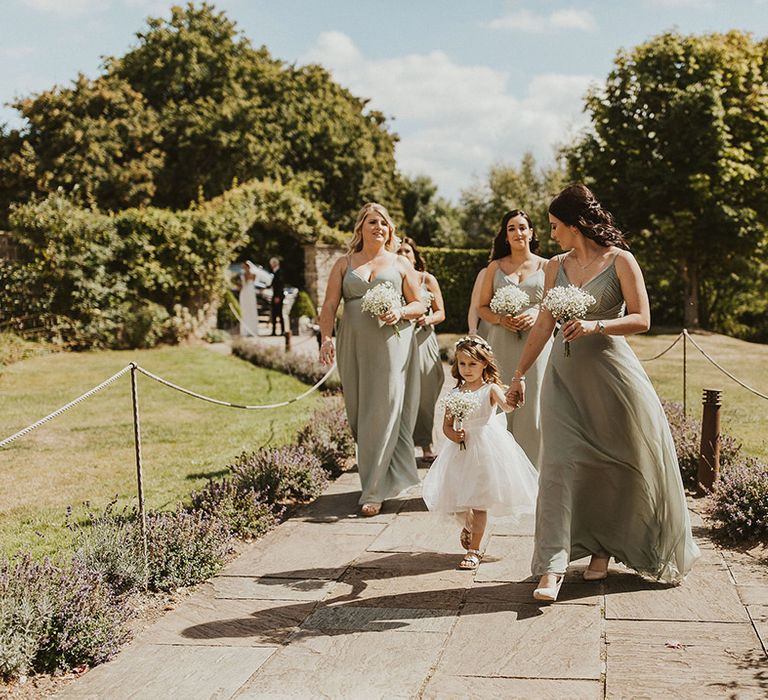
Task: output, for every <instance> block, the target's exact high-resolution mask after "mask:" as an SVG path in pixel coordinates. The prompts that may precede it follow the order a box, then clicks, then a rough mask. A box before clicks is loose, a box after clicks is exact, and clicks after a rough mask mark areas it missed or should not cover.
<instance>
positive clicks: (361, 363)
mask: <svg viewBox="0 0 768 700" xmlns="http://www.w3.org/2000/svg"><path fill="white" fill-rule="evenodd" d="M396 245H397V239H396V237H395V226H394V224H393V223H392V219H391V218H390V216H389V213H388V212H387V210H386V209H385V208H384V207H383V206H381V205H380V204H376V203H369V204H366V205H365V206H364V207H363V208H362V209H361V210H360V213H359V214H358V218H357V223H356V224H355V232H354V237H353V239H352V242H351V243H350V246H349V253H348V254H347V255H345V256H343V257H341V258H339V259H338V260H337V261H336V262H335V263H334V266H333V269H332V270H331V274H330V276H329V278H328V286H327V288H326V293H325V301H324V302H323V306H322V310H321V312H320V319H319V321H320V333H321V336H322V343H321V346H320V360H321V362H323V363H324V364H330V363H331V362H333V360H334V359H335V357H336V352H335V349H334V346H333V338H332V336H333V325H334V319H335V317H336V310H337V309H338V306H339V303H340V302H341V299H342V297H343V299H344V311H343V315H342V319H341V323H340V326H339V331H338V337H337V342H338V369H339V376H340V377H341V384H342V390H343V392H344V405H345V407H346V410H347V418H348V419H349V424H350V427H351V428H352V434H353V435H354V437H355V441H356V443H357V467H358V471H359V473H360V482H361V484H362V494H361V496H360V503H361V505H362V508H361V509H360V512H361V513H362V514H363V515H366V516H371V515H376V514H377V513H378V512H379V511H380V510H381V504H382V502H383V501H384V499H386V498H391V497H392V496H396V495H397V494H398V493H400V492H401V491H402V490H403V489H406V488H408V487H409V486H413V485H415V484H418V483H419V476H418V472H417V469H416V459H415V457H414V449H413V428H414V425H415V423H416V414H417V411H418V401H419V368H418V364H417V363H416V362H415V361H414V360H415V357H416V353H415V345H414V344H415V338H414V334H413V325H412V324H411V323H409V321H410V320H413V319H417V318H420V317H421V316H423V315H424V312H425V311H426V309H425V308H424V305H423V303H422V302H421V300H420V298H419V296H418V294H419V280H418V276H417V273H416V271H415V270H414V269H413V266H412V265H411V264H410V263H409V262H408V261H407V260H405V259H404V258H403V257H402V256H400V255H397V253H396V252H395V250H396ZM387 282H389V283H390V284H392V286H393V287H394V288H395V289H396V290H397V291H398V292H400V293H401V295H402V297H404V298H405V302H406V303H405V306H402V307H397V308H394V309H391V310H390V311H387V312H386V313H384V314H382V315H381V316H379V317H378V318H374V317H372V316H370V315H369V314H368V313H365V312H363V311H362V310H361V308H360V306H361V301H362V298H363V296H364V295H365V293H366V292H367V291H368V290H369V289H371V288H373V287H374V286H376V285H379V284H384V283H387ZM395 327H396V328H397V329H398V331H399V335H398V334H397V333H396V332H395V330H394V329H395Z"/></svg>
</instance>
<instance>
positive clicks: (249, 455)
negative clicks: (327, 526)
mask: <svg viewBox="0 0 768 700" xmlns="http://www.w3.org/2000/svg"><path fill="white" fill-rule="evenodd" d="M230 469H231V470H232V478H233V480H234V482H235V485H236V486H237V488H238V489H240V490H246V491H257V492H258V493H260V494H262V495H263V497H264V498H265V499H266V501H267V502H268V503H270V504H271V505H273V506H275V505H277V504H281V503H285V502H287V501H292V500H296V501H308V500H311V499H313V498H317V497H318V496H319V495H320V494H321V493H322V492H323V489H324V488H325V486H326V484H327V483H328V478H327V476H326V474H325V471H324V470H323V467H322V464H321V462H320V459H319V458H318V457H316V456H315V455H313V454H311V453H309V452H307V451H306V450H305V449H304V448H303V447H295V446H293V445H288V446H285V447H273V448H262V449H260V450H258V451H256V452H243V454H241V455H240V456H239V457H238V458H237V460H236V461H235V464H233V465H232V466H231V467H230Z"/></svg>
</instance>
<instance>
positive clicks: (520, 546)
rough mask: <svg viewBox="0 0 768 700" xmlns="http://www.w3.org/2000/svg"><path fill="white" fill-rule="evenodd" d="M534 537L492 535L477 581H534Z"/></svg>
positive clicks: (478, 570) (478, 571)
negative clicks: (532, 562) (532, 564)
mask: <svg viewBox="0 0 768 700" xmlns="http://www.w3.org/2000/svg"><path fill="white" fill-rule="evenodd" d="M532 555H533V538H531V537H507V536H503V535H496V534H494V535H491V538H490V540H489V542H488V545H487V546H486V548H485V554H484V556H483V561H482V563H481V564H480V566H479V567H478V569H477V576H476V577H475V580H476V581H518V582H519V581H527V580H531V581H533V578H532V577H531V556H532Z"/></svg>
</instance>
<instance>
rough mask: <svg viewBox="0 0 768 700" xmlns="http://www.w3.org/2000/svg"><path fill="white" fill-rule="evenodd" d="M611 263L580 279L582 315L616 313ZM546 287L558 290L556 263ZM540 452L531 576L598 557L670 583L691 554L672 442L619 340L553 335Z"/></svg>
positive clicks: (561, 279) (617, 290)
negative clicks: (585, 302) (588, 304)
mask: <svg viewBox="0 0 768 700" xmlns="http://www.w3.org/2000/svg"><path fill="white" fill-rule="evenodd" d="M614 263H615V258H614V261H613V262H612V263H611V264H610V266H609V267H607V268H606V269H605V270H603V271H602V272H600V274H598V275H597V276H596V277H594V278H593V279H592V280H590V281H589V282H587V284H585V285H583V288H584V289H585V291H588V292H589V293H590V294H592V296H594V297H595V299H596V304H595V305H594V306H593V307H592V308H591V309H590V310H589V315H588V316H587V318H588V319H590V320H598V319H610V318H618V317H620V316H621V315H623V313H624V298H623V295H622V292H621V285H620V283H619V278H618V275H617V273H616V268H615V264H614ZM555 284H556V285H559V286H568V285H569V284H570V282H569V280H568V277H567V275H566V273H565V271H564V270H563V267H562V258H561V259H560V267H559V270H558V273H557V278H556V282H555ZM541 412H542V438H543V439H542V452H541V462H540V473H539V498H538V503H537V508H536V536H535V547H534V554H533V561H532V572H533V573H534V574H535V575H537V576H540V575H542V574H544V573H563V572H565V570H566V567H567V566H568V564H569V562H570V561H572V560H575V559H580V558H582V557H584V556H587V555H590V554H601V553H608V554H610V555H611V556H613V557H614V558H615V559H616V561H620V562H623V563H624V564H626V565H627V566H629V567H630V568H632V569H635V570H636V571H637V572H639V573H641V574H644V575H647V576H649V577H652V578H654V579H658V580H660V581H663V582H668V583H677V582H680V581H681V580H682V578H683V577H684V576H685V575H686V574H687V573H688V572H689V571H690V569H691V566H692V565H693V563H694V561H695V560H696V559H697V558H698V556H699V550H698V547H697V546H696V544H695V542H694V541H693V537H692V535H691V524H690V519H689V516H688V509H687V507H686V503H685V493H684V491H683V483H682V479H681V477H680V470H679V468H678V464H677V456H676V453H675V446H674V443H673V442H672V434H671V432H670V429H669V424H668V423H667V419H666V416H665V415H664V410H663V408H662V406H661V402H660V401H659V398H658V396H657V395H656V392H655V390H654V388H653V385H652V384H651V382H650V380H649V379H648V376H647V375H646V373H645V371H644V370H643V368H642V366H641V365H640V361H639V360H638V359H637V357H636V356H635V354H634V353H633V352H632V349H631V348H630V347H629V344H628V343H627V341H626V339H625V338H624V337H622V336H606V335H599V334H598V335H589V336H584V337H581V338H579V339H578V340H575V341H573V342H572V343H571V355H570V357H565V355H564V348H563V341H562V335H560V334H558V335H557V336H556V337H555V344H554V346H553V348H552V352H551V354H550V358H549V364H548V366H547V369H546V372H545V374H544V381H543V387H542V395H541Z"/></svg>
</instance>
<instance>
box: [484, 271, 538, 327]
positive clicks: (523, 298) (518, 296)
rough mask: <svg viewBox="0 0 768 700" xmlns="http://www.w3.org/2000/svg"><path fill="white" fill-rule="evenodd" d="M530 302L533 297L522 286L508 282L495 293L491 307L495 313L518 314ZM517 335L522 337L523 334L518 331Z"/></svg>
mask: <svg viewBox="0 0 768 700" xmlns="http://www.w3.org/2000/svg"><path fill="white" fill-rule="evenodd" d="M530 303H531V298H530V297H529V296H528V295H527V294H526V293H525V292H524V291H523V290H522V289H520V287H517V286H515V285H514V284H507V285H505V286H503V287H499V288H498V289H497V290H496V291H495V292H494V293H493V299H491V303H490V307H491V311H493V313H495V314H509V315H510V316H517V315H518V314H519V313H520V312H521V311H522V310H523V309H524V308H525V307H526V306H528V304H530ZM517 337H518V338H522V337H523V334H522V333H521V332H520V331H517Z"/></svg>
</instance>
